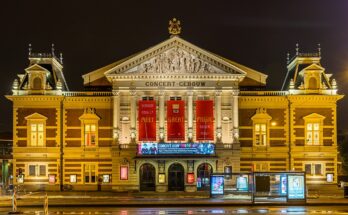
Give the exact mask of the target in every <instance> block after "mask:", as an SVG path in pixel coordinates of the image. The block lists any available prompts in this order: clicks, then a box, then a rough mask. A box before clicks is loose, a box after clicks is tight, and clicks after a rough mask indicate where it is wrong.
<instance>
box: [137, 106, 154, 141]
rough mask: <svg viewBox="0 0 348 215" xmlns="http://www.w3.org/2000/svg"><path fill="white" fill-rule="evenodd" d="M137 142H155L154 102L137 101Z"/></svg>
mask: <svg viewBox="0 0 348 215" xmlns="http://www.w3.org/2000/svg"><path fill="white" fill-rule="evenodd" d="M138 107H139V113H138V120H139V141H156V101H142V100H141V101H139V104H138Z"/></svg>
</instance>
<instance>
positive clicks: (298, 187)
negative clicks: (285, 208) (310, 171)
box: [288, 175, 305, 199]
mask: <svg viewBox="0 0 348 215" xmlns="http://www.w3.org/2000/svg"><path fill="white" fill-rule="evenodd" d="M304 198H305V184H304V176H303V175H288V199H304Z"/></svg>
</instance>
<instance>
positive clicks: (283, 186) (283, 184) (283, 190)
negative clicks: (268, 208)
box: [280, 176, 287, 194]
mask: <svg viewBox="0 0 348 215" xmlns="http://www.w3.org/2000/svg"><path fill="white" fill-rule="evenodd" d="M286 187H287V181H286V176H281V177H280V193H281V194H286Z"/></svg>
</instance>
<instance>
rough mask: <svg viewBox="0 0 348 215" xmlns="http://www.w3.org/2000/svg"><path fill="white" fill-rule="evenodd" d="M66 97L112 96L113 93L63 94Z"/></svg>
mask: <svg viewBox="0 0 348 215" xmlns="http://www.w3.org/2000/svg"><path fill="white" fill-rule="evenodd" d="M62 94H63V95H64V96H112V92H89V91H86V92H68V91H66V92H63V93H62Z"/></svg>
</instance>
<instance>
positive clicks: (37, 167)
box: [26, 163, 48, 178]
mask: <svg viewBox="0 0 348 215" xmlns="http://www.w3.org/2000/svg"><path fill="white" fill-rule="evenodd" d="M31 167H34V170H35V173H34V175H32V174H30V168H31ZM41 167H44V168H45V171H44V174H41ZM47 167H48V165H47V164H43V163H28V164H27V167H26V169H27V171H26V172H27V173H28V174H27V178H45V177H48V168H47Z"/></svg>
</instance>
